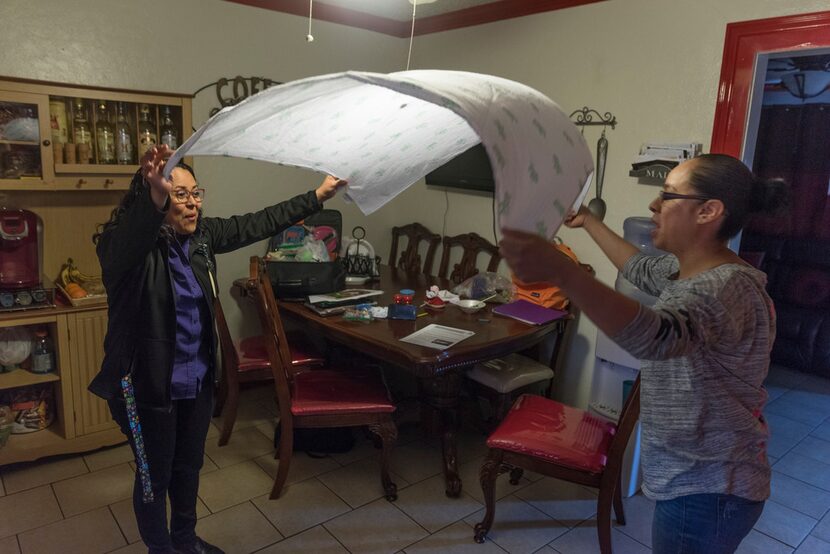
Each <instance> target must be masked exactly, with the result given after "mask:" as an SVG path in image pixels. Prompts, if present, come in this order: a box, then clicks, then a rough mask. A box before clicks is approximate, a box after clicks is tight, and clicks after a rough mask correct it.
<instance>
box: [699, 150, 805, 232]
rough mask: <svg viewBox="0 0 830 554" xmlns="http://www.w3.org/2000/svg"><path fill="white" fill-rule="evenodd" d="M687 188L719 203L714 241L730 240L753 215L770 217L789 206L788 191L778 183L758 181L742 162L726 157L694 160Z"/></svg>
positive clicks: (706, 156)
mask: <svg viewBox="0 0 830 554" xmlns="http://www.w3.org/2000/svg"><path fill="white" fill-rule="evenodd" d="M691 163H694V166H693V167H692V170H691V172H690V174H689V184H690V185H691V186H692V188H693V189H694V190H695V191H697V192H699V193H700V194H702V195H704V196H708V197H709V198H714V199H716V200H720V201H721V202H723V205H724V207H725V208H726V211H727V213H726V217H725V218H724V221H723V224H722V225H721V227H720V230H719V231H718V238H720V239H723V240H726V239H730V238H732V237H734V236H735V235H737V234H738V232H740V230H741V229H743V227H744V225H746V222H747V219H749V216H750V214H753V213H767V214H772V213H775V212H777V211H779V210H781V209H783V208H786V207H787V206H788V205H789V192H790V191H789V187H788V186H787V184H786V183H785V182H784V181H783V180H782V179H759V178H758V177H756V176H755V175H754V174H753V173H752V171H750V170H749V168H748V167H746V165H744V163H743V162H741V161H740V160H738V159H737V158H733V157H732V156H728V155H726V154H704V155H702V156H699V157H697V158H694V159H693V160H692V162H691Z"/></svg>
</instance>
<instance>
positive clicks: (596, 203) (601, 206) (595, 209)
mask: <svg viewBox="0 0 830 554" xmlns="http://www.w3.org/2000/svg"><path fill="white" fill-rule="evenodd" d="M607 156H608V139H606V138H605V129H603V130H602V136H601V137H599V140H598V141H597V196H596V198H591V201H590V202H588V209H589V210H590V211H591V213H592V214H594V215H595V216H596V217H597V218H598V219H599V220H600V221H602V220H603V219H605V208H606V206H605V200H603V199H602V182H603V181H604V180H605V158H606V157H607Z"/></svg>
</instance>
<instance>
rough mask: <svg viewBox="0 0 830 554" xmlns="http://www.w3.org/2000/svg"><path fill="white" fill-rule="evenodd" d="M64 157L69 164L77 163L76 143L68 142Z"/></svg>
mask: <svg viewBox="0 0 830 554" xmlns="http://www.w3.org/2000/svg"><path fill="white" fill-rule="evenodd" d="M63 159H64V160H65V161H66V163H68V164H74V163H75V159H76V158H75V143H74V142H67V143H66V145H65V147H64V149H63Z"/></svg>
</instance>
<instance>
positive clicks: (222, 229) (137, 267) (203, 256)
mask: <svg viewBox="0 0 830 554" xmlns="http://www.w3.org/2000/svg"><path fill="white" fill-rule="evenodd" d="M136 178H141V177H140V175H136ZM321 207H322V206H321V205H320V202H319V201H318V200H317V195H316V194H315V193H314V191H310V192H308V193H306V194H302V195H299V196H296V197H294V198H292V199H290V200H287V201H285V202H281V203H279V204H277V205H275V206H271V207H269V208H265V209H263V210H261V211H258V212H256V213H252V214H246V215H242V216H234V217H230V218H228V219H222V218H215V217H205V218H201V220H200V221H199V224H198V227H197V228H196V232H195V233H194V235H193V236H192V237H191V240H190V249H189V252H188V254H189V256H190V263H191V267H192V268H193V274H194V275H195V277H196V280H197V281H198V283H199V286H200V287H201V288H202V293H203V294H204V295H205V298H206V299H208V307H209V310H210V315H211V319H210V321H211V322H213V321H214V313H213V302H212V299H213V298H214V297H215V296H216V292H215V283H216V263H215V259H214V255H215V254H222V253H225V252H231V251H233V250H236V249H238V248H242V247H243V246H247V245H249V244H252V243H254V242H257V241H260V240H263V239H266V238H269V237H271V236H273V235H275V234H277V233H279V232H280V231H282V230H283V229H285V228H286V227H288V226H290V225H292V224H293V223H294V222H296V221H299V220H301V219H303V218H305V217H306V216H308V215H310V214H312V213H314V212H316V211H318V210H320V208H321ZM165 215H166V213H165V212H162V211H159V210H158V209H157V208H156V206H155V204H153V201H152V199H151V198H150V192H149V188H147V187H145V188H144V190H143V191H142V192H141V193H140V194H139V196H138V197H137V198H136V199H135V201H134V202H133V204H132V205H131V206H130V207H129V208H128V209H127V211H126V212H125V213H124V214H123V215H122V217H121V219H120V220H119V223H118V225H117V226H115V227H113V228H110V229H108V230H106V231H105V232H104V233H103V235H101V237H100V240H99V241H98V247H97V252H98V259H99V260H100V262H101V268H102V271H103V281H104V286H105V287H106V289H107V302H108V316H109V322H108V325H107V336H106V338H105V340H104V361H103V364H102V367H101V371H100V372H99V373H98V375H96V376H95V378H94V379H93V380H92V383H90V385H89V390H90V391H91V392H92V393H94V394H96V395H98V396H100V397H102V398H105V399H110V398H118V397H120V388H121V385H120V382H121V377H123V376H124V375H126V374H127V373H128V372H130V371H132V381H133V387H134V389H135V398H136V403H137V404H139V405H140V406H143V407H148V408H159V409H169V408H170V406H171V402H170V387H171V379H172V372H173V357H174V350H175V338H176V307H175V295H174V293H173V285H172V282H171V276H170V267H169V259H168V252H169V246H168V243H167V238H166V237H165V236H164V235H163V234H162V233H160V230H161V225H162V222H163V221H164V217H165ZM205 332H206V333H210V335H209V336H208V335H205V337H204V340H207V341H209V343H208V344H209V346H210V352H209V358H208V359H209V360H210V361H211V364H213V361H214V360H215V359H216V355H215V353H216V333H215V331H214V327H213V325H210V326H208V328H206V329H205ZM212 376H213V367H210V368H209V371H208V374H207V376H206V379H210V378H212Z"/></svg>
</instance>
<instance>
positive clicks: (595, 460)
mask: <svg viewBox="0 0 830 554" xmlns="http://www.w3.org/2000/svg"><path fill="white" fill-rule="evenodd" d="M616 432H617V426H616V425H615V424H613V423H610V422H607V421H605V420H603V419H600V418H598V417H595V416H593V415H591V414H590V413H588V412H586V411H585V410H580V409H578V408H573V407H571V406H566V405H565V404H560V403H559V402H556V401H554V400H549V399H547V398H544V397H542V396H536V395H530V394H526V395H522V396H520V397H519V399H518V400H516V403H515V404H513V407H512V408H511V409H510V411H509V412H508V413H507V416H506V417H505V418H504V421H502V423H501V425H499V426H498V428H497V429H496V430H495V431H493V434H491V435H490V437H489V438H488V439H487V446H488V447H490V448H499V449H502V450H507V451H510V452H517V453H519V454H526V455H528V456H533V457H536V458H540V459H542V460H547V461H550V462H553V463H556V464H558V465H562V466H566V467H570V468H573V469H578V470H581V471H588V472H591V473H600V472H601V471H602V470H603V468H604V467H605V464H606V462H607V460H608V449H609V447H610V445H611V439H612V438H613V436H614V435H615V434H616Z"/></svg>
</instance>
